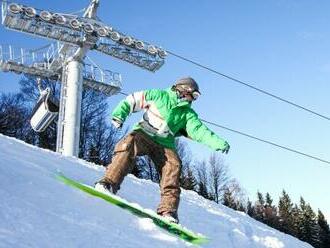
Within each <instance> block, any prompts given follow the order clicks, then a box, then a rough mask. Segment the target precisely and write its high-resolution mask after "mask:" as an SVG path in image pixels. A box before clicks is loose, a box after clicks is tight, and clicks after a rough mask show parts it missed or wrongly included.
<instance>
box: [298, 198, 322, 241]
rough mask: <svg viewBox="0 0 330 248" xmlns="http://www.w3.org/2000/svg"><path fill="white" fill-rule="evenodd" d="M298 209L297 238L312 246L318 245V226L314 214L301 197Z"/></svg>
mask: <svg viewBox="0 0 330 248" xmlns="http://www.w3.org/2000/svg"><path fill="white" fill-rule="evenodd" d="M300 210H301V213H300V218H299V229H298V238H299V239H301V240H303V241H305V242H307V243H309V244H311V245H313V246H314V247H319V238H318V234H319V228H318V224H317V219H316V214H315V213H314V211H313V209H312V208H311V206H310V205H309V204H307V203H306V202H305V200H304V199H303V198H302V197H301V198H300Z"/></svg>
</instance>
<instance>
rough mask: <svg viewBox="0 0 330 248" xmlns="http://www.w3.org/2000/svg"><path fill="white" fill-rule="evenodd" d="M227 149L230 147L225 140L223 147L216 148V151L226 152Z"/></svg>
mask: <svg viewBox="0 0 330 248" xmlns="http://www.w3.org/2000/svg"><path fill="white" fill-rule="evenodd" d="M229 149H230V145H229V144H228V142H227V141H225V144H224V148H223V149H218V150H217V151H221V152H222V153H225V154H228V152H229Z"/></svg>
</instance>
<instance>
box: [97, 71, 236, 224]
mask: <svg viewBox="0 0 330 248" xmlns="http://www.w3.org/2000/svg"><path fill="white" fill-rule="evenodd" d="M199 96H200V91H199V87H198V84H197V83H196V81H195V80H194V79H193V78H191V77H186V78H181V79H179V80H177V81H176V82H175V84H174V85H173V86H172V87H171V88H168V89H165V90H159V89H152V90H145V91H140V92H135V93H133V94H130V95H128V96H127V97H126V98H125V99H124V100H122V101H121V102H120V103H119V104H118V105H117V107H116V108H115V109H114V111H113V113H112V123H113V125H114V126H115V127H116V128H121V127H122V125H123V123H124V121H125V120H126V118H127V117H128V116H129V115H130V114H131V113H135V112H138V111H140V110H144V114H143V118H142V120H141V121H140V122H138V123H137V124H136V125H135V126H134V128H133V131H132V132H131V133H129V134H128V135H127V136H125V137H124V138H123V139H122V140H120V141H119V142H118V144H117V145H116V147H115V149H114V156H113V158H112V162H111V163H110V164H109V165H108V167H107V170H106V172H105V175H104V177H103V178H102V179H101V180H100V181H98V182H96V184H95V188H96V189H98V190H102V191H108V192H111V193H113V194H116V192H117V191H118V190H119V188H120V184H121V183H122V181H123V180H124V177H125V176H126V175H127V174H128V173H129V172H130V171H132V169H133V167H134V161H135V157H136V156H143V155H148V156H149V157H150V158H151V159H152V161H153V162H154V164H155V166H156V169H157V171H158V172H159V175H160V178H161V180H160V191H161V201H160V204H159V206H158V208H157V213H158V214H159V215H161V216H163V217H165V218H166V219H168V220H169V221H172V222H175V223H178V214H177V211H178V206H179V198H180V185H179V178H180V172H181V171H180V170H181V160H180V158H179V156H178V154H177V152H176V150H175V137H178V136H182V135H183V136H186V137H189V138H191V139H192V140H195V141H197V142H200V143H203V144H205V145H208V146H209V147H210V148H212V149H214V150H216V151H222V152H223V153H228V151H229V148H230V146H229V144H228V142H227V141H225V140H224V139H222V138H220V137H219V136H217V135H216V134H215V133H214V132H212V131H211V130H210V129H208V128H207V127H206V126H205V125H204V124H203V123H202V122H201V120H200V119H199V118H198V115H197V114H196V112H195V111H194V110H193V109H192V108H191V105H192V102H193V101H195V100H197V98H198V97H199Z"/></svg>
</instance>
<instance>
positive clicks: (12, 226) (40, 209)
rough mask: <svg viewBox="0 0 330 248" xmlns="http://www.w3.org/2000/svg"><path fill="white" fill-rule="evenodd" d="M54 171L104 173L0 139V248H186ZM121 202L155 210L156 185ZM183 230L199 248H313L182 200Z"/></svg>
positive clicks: (141, 184) (129, 190)
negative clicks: (200, 242) (201, 241)
mask: <svg viewBox="0 0 330 248" xmlns="http://www.w3.org/2000/svg"><path fill="white" fill-rule="evenodd" d="M56 171H61V172H63V173H64V174H65V175H66V176H68V177H72V178H75V179H77V180H80V181H82V182H85V183H88V184H93V183H94V182H95V181H96V180H97V179H98V178H100V177H101V176H102V175H103V171H104V170H103V168H101V167H99V166H95V165H93V164H90V163H87V162H85V161H83V160H79V159H76V158H70V157H63V156H61V155H59V154H56V153H53V152H50V151H46V150H42V149H39V148H36V147H33V146H30V145H27V144H25V143H23V142H21V141H18V140H15V139H12V138H8V137H5V136H2V135H0V247H121V248H122V247H134V248H137V247H139V248H140V247H157V248H160V247H164V248H165V247H166V248H167V247H187V246H191V245H189V244H187V243H185V242H183V241H181V240H179V239H177V238H175V237H173V236H171V235H169V234H167V233H166V232H164V231H162V230H160V229H159V228H157V227H156V226H155V225H154V224H153V223H152V222H151V221H149V220H146V219H140V218H138V217H135V216H133V215H132V214H129V213H127V212H126V211H124V210H122V209H120V208H118V207H116V206H112V205H110V204H109V203H107V202H105V201H103V200H101V199H98V198H94V197H91V196H89V195H87V194H85V193H83V192H81V191H78V190H76V189H74V188H71V187H69V186H67V185H64V184H62V183H61V182H59V181H57V180H56V179H55V178H54V173H55V172H56ZM119 195H120V196H122V197H123V198H125V199H127V200H129V201H131V202H136V203H138V204H140V205H141V206H143V207H145V208H149V209H155V208H156V207H157V203H158V201H159V188H158V185H157V184H154V183H152V182H149V181H146V180H140V179H137V178H135V177H133V176H128V177H127V178H126V179H125V181H124V183H123V185H122V189H121V190H120V192H119ZM181 199H182V200H181V205H180V212H179V215H180V220H181V224H182V225H184V226H187V227H189V228H190V229H192V230H194V231H196V232H199V233H202V234H204V235H206V236H208V237H209V238H211V241H210V242H209V243H208V244H207V245H205V247H225V248H236V247H239V248H241V247H247V248H252V247H272V248H282V247H288V248H295V247H297V248H298V247H299V248H305V247H311V246H310V245H308V244H307V243H304V242H301V241H299V240H298V239H295V238H293V237H291V236H289V235H286V234H283V233H280V232H278V231H276V230H274V229H272V228H270V227H267V226H266V225H264V224H261V223H259V222H257V221H255V220H253V219H252V218H250V217H248V216H247V215H245V214H244V213H241V212H236V211H233V210H231V209H229V208H226V207H224V206H222V205H218V204H215V203H214V202H210V201H207V200H205V199H203V198H201V197H200V196H198V195H197V194H196V193H194V192H190V191H185V190H183V192H182V198H181Z"/></svg>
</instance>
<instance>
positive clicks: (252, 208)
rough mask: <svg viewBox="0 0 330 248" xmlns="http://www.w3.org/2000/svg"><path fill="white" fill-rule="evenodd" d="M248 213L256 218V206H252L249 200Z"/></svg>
mask: <svg viewBox="0 0 330 248" xmlns="http://www.w3.org/2000/svg"><path fill="white" fill-rule="evenodd" d="M246 213H247V214H248V215H249V216H250V217H252V218H255V215H256V214H255V209H254V206H253V204H252V201H250V200H248V202H247V205H246Z"/></svg>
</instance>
